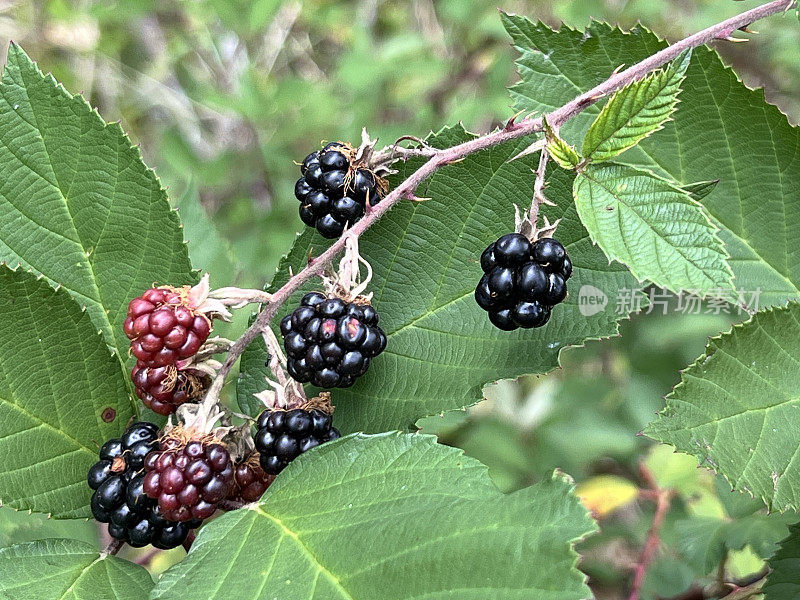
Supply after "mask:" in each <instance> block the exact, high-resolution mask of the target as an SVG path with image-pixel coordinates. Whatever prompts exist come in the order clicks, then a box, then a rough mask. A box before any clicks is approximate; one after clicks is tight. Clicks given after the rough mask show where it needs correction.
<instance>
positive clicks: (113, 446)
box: [87, 422, 200, 550]
mask: <svg viewBox="0 0 800 600" xmlns="http://www.w3.org/2000/svg"><path fill="white" fill-rule="evenodd" d="M157 438H158V427H157V426H156V425H154V424H153V423H146V422H137V423H133V424H131V425H130V426H129V427H128V428H127V429H126V430H125V433H123V434H122V437H121V438H113V439H110V440H108V441H107V442H106V443H105V444H103V446H102V447H101V448H100V460H99V461H97V462H96V463H95V464H94V465H92V466H91V468H90V469H89V473H88V475H87V482H88V484H89V487H90V488H91V489H93V490H95V491H94V493H93V494H92V499H91V503H90V505H91V509H92V514H93V515H94V518H95V519H97V520H98V521H99V522H101V523H108V533H109V535H110V536H111V537H112V538H114V539H117V540H121V541H123V542H127V543H128V544H130V545H131V546H134V547H136V548H139V547H142V546H146V545H147V544H152V545H153V546H155V547H156V548H160V549H162V550H168V549H170V548H175V547H177V546H180V545H181V544H182V543H183V542H184V540H185V539H186V536H187V535H188V534H189V531H190V530H191V529H193V528H195V527H199V526H200V521H189V522H187V523H176V522H173V521H169V520H167V519H166V518H164V515H163V513H162V512H161V510H160V509H159V508H158V505H157V504H156V502H155V501H153V500H151V499H150V498H148V497H147V495H146V494H145V493H144V489H143V482H144V473H143V468H144V462H145V457H146V456H147V455H148V454H149V453H150V452H151V451H152V450H153V449H155V448H156V447H157V446H158V439H157Z"/></svg>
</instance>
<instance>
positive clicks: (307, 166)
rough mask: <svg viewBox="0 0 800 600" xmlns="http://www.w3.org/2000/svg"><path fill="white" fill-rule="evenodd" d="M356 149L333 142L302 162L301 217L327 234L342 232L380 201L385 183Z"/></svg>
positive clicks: (298, 185) (297, 194)
mask: <svg viewBox="0 0 800 600" xmlns="http://www.w3.org/2000/svg"><path fill="white" fill-rule="evenodd" d="M354 157H355V151H354V150H353V148H351V147H350V146H349V145H347V144H342V143H338V142H332V143H330V144H327V145H326V146H325V147H324V148H323V149H322V150H316V151H314V152H312V153H311V154H309V155H308V156H306V157H305V158H304V159H303V162H302V163H301V164H300V173H301V174H302V176H301V177H300V179H298V180H297V182H296V183H295V186H294V195H295V197H296V198H297V199H298V200H299V201H300V218H301V219H302V220H303V223H305V224H306V225H308V226H309V227H314V228H316V230H317V231H319V233H320V234H321V235H322V236H323V237H326V238H329V239H332V238H337V237H339V236H340V235H342V232H343V231H344V228H345V226H349V227H352V225H353V224H354V223H355V222H357V221H358V220H359V219H361V217H363V216H364V213H365V211H366V210H367V207H368V206H375V205H376V204H377V203H378V202H380V200H381V197H382V195H383V193H384V192H385V189H386V188H385V184H384V182H383V180H382V179H380V178H379V177H378V176H377V175H375V173H374V172H373V171H372V170H370V169H368V168H366V167H365V166H359V165H358V164H357V163H356V162H355V160H354Z"/></svg>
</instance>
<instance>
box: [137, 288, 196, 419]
mask: <svg viewBox="0 0 800 600" xmlns="http://www.w3.org/2000/svg"><path fill="white" fill-rule="evenodd" d="M122 327H123V330H124V331H125V335H126V336H127V337H128V339H130V340H131V354H133V355H134V356H135V357H136V366H135V367H134V368H133V370H132V371H131V381H133V385H134V390H135V392H136V395H137V396H139V398H141V399H142V402H144V404H145V406H147V407H148V408H150V409H151V410H152V411H153V412H156V413H158V414H160V415H169V414H171V413H173V412H175V410H176V409H177V408H178V406H180V405H181V404H183V403H184V402H188V401H190V400H194V399H196V398H197V397H199V396H200V395H201V394H202V393H203V391H204V388H205V387H207V385H208V378H206V377H203V376H202V375H198V374H190V373H187V372H184V371H182V370H178V369H177V366H176V363H177V362H178V361H180V360H185V359H188V358H191V357H192V356H194V355H195V354H197V351H198V350H199V349H200V347H201V346H202V345H203V344H204V343H205V341H206V340H207V339H208V336H209V334H210V333H211V320H210V319H209V318H208V317H207V316H205V315H204V314H200V313H196V312H195V311H194V310H192V309H191V308H190V307H189V306H188V305H187V295H186V294H185V293H184V291H183V290H179V289H176V288H173V287H171V286H163V287H158V288H151V289H149V290H146V291H145V292H144V293H143V294H142V295H141V296H139V297H138V298H134V299H133V300H131V301H130V302H129V303H128V314H127V317H126V318H125V322H124V323H123V326H122Z"/></svg>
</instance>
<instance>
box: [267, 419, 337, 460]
mask: <svg viewBox="0 0 800 600" xmlns="http://www.w3.org/2000/svg"><path fill="white" fill-rule="evenodd" d="M332 422H333V420H332V417H331V415H330V414H329V413H327V412H325V411H324V410H320V409H319V408H309V409H303V408H295V409H292V410H281V409H272V410H270V409H267V410H265V411H264V412H262V413H261V414H260V415H259V417H258V422H257V425H258V432H257V433H256V436H255V444H256V450H258V452H259V454H260V462H261V468H262V469H264V471H265V472H266V473H269V474H270V475H277V474H278V473H280V472H281V471H282V470H283V469H284V468H285V467H286V465H288V464H289V463H290V462H292V461H293V460H294V459H295V458H297V457H298V456H300V455H301V454H302V453H303V452H306V451H308V450H310V449H311V448H314V447H315V446H319V445H320V444H323V443H325V442H329V441H331V440H335V439H337V438H338V437H339V431H338V430H337V429H336V428H335V427H333V425H332Z"/></svg>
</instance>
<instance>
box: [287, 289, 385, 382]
mask: <svg viewBox="0 0 800 600" xmlns="http://www.w3.org/2000/svg"><path fill="white" fill-rule="evenodd" d="M280 327H281V334H282V335H283V346H284V349H285V351H286V355H287V357H288V358H287V370H288V371H289V374H290V375H291V376H292V377H294V378H295V379H296V380H297V381H299V382H301V383H307V382H311V383H312V384H313V385H315V386H317V387H321V388H335V387H342V388H345V387H350V386H351V385H353V383H354V382H355V380H356V379H357V378H358V377H360V376H361V375H363V374H364V373H366V372H367V369H368V368H369V364H370V361H371V360H372V359H373V358H375V357H376V356H378V355H379V354H380V353H381V352H383V350H384V349H385V348H386V334H385V333H384V332H383V330H382V329H381V328H380V327H378V313H377V311H376V310H375V309H374V308H373V307H372V306H371V305H370V304H369V303H367V302H365V301H362V300H359V299H356V300H355V301H352V302H347V301H345V300H342V299H341V298H337V297H335V296H333V297H331V296H327V297H326V296H325V295H324V294H321V293H319V292H310V293H308V294H306V295H305V296H303V298H302V299H301V300H300V306H298V307H297V308H296V309H295V310H294V311H293V312H292V313H291V314H290V315H287V316H286V317H284V318H283V319H282V320H281V324H280Z"/></svg>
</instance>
